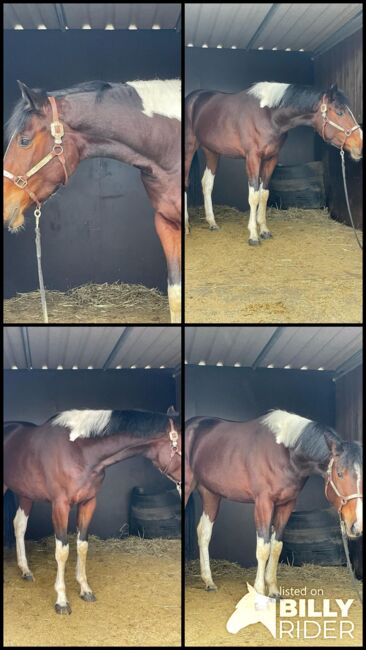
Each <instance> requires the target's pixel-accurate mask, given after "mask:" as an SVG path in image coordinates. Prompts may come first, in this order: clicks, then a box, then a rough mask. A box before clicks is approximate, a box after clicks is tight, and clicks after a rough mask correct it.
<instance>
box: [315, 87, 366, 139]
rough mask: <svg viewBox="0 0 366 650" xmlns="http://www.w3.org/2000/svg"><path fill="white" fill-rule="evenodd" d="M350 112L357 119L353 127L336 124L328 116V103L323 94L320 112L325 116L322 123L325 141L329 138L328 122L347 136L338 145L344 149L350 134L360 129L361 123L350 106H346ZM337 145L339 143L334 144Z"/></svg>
mask: <svg viewBox="0 0 366 650" xmlns="http://www.w3.org/2000/svg"><path fill="white" fill-rule="evenodd" d="M346 108H347V110H348V112H349V113H350V115H351V117H353V119H354V121H355V125H354V126H353V127H352V128H351V129H345V128H344V127H343V126H339V124H336V123H335V122H332V120H330V119H329V118H328V116H327V111H328V104H327V103H326V96H325V95H323V99H322V103H321V105H320V112H321V115H322V118H323V125H322V138H323V140H324V141H325V142H327V139H326V137H325V127H326V125H327V124H330V125H331V126H334V128H335V129H338V131H343V133H344V135H345V138H344V142H343V144H342V145H341V146H340V147H338V148H339V149H341V150H342V151H343V147H344V145H345V144H346V140H347V138H349V136H350V135H352V133H353V131H356V130H357V129H360V128H361V127H360V125H359V124H358V123H357V121H356V118H355V116H354V115H353V113H352V111H351V110H350V109H349V107H348V106H347V107H346ZM334 146H335V147H337V145H334Z"/></svg>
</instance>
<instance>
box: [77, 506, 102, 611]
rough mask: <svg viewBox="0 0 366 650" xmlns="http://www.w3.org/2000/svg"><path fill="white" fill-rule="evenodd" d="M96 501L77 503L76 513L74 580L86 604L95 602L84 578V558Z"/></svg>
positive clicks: (86, 552)
mask: <svg viewBox="0 0 366 650" xmlns="http://www.w3.org/2000/svg"><path fill="white" fill-rule="evenodd" d="M96 504H97V500H96V498H95V497H94V498H93V499H89V501H87V502H86V503H79V505H78V512H77V529H78V534H77V552H78V559H77V563H76V580H77V581H78V583H79V585H80V598H82V599H83V600H86V601H88V602H93V601H94V600H96V598H95V596H94V594H93V592H92V590H91V589H90V587H89V585H88V580H87V577H86V556H87V554H88V528H89V524H90V522H91V519H92V516H93V514H94V511H95V506H96Z"/></svg>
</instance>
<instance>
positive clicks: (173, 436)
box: [159, 418, 182, 495]
mask: <svg viewBox="0 0 366 650" xmlns="http://www.w3.org/2000/svg"><path fill="white" fill-rule="evenodd" d="M169 424H170V430H169V439H170V459H169V462H168V464H167V466H166V468H165V469H160V468H159V469H160V471H161V473H162V474H164V475H165V476H167V478H169V479H170V480H171V481H173V482H174V483H175V484H176V486H177V490H178V492H179V494H180V495H181V494H182V482H181V481H176V479H175V478H173V477H172V476H169V474H168V469H169V467H170V465H171V463H172V460H173V458H174V456H176V455H178V456H182V452H181V451H180V450H179V449H178V439H179V434H178V431H177V430H176V429H174V424H173V420H171V418H169Z"/></svg>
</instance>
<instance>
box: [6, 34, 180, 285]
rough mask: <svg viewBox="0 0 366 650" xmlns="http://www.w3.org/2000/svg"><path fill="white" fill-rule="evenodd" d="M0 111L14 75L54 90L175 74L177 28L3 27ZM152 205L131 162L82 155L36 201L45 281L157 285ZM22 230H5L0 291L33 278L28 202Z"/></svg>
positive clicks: (12, 91)
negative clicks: (61, 181)
mask: <svg viewBox="0 0 366 650" xmlns="http://www.w3.org/2000/svg"><path fill="white" fill-rule="evenodd" d="M4 40H5V47H4V52H5V66H4V97H5V106H4V117H5V120H7V119H8V118H9V116H10V114H11V111H12V109H13V107H14V104H15V102H16V101H17V100H18V99H19V98H20V93H19V89H18V85H17V83H16V80H17V79H20V80H21V81H23V82H24V83H26V84H27V85H29V86H30V87H34V88H44V89H46V90H55V89H61V88H67V87H68V86H71V85H73V84H75V83H79V82H82V81H90V80H93V79H101V80H104V81H113V82H116V81H132V80H135V79H154V78H161V79H164V78H166V79H173V78H178V77H180V40H181V35H180V34H179V33H177V32H175V31H173V30H172V31H170V30H160V31H153V30H146V31H143V30H138V31H133V32H131V31H128V30H127V31H105V30H101V31H99V30H68V31H65V32H60V31H53V30H52V31H49V30H47V31H38V30H34V31H33V30H30V31H29V30H24V31H10V30H6V31H5V34H4ZM153 214H154V213H153V209H152V207H151V205H150V202H149V200H148V197H147V195H146V193H145V189H144V187H143V185H142V183H141V179H140V173H139V171H138V170H137V169H135V168H134V167H130V166H128V165H125V164H122V163H120V162H118V161H116V160H111V159H109V158H103V159H102V158H100V159H93V160H85V161H84V162H82V163H81V164H80V165H79V167H78V169H77V170H76V172H75V174H74V175H73V176H72V177H71V178H70V181H69V183H68V184H67V186H66V187H65V188H61V189H60V190H59V191H58V192H57V194H55V196H53V197H52V198H50V199H49V201H48V202H47V203H46V204H45V206H44V208H43V210H42V224H41V228H42V260H43V271H44V276H45V283H46V286H47V288H48V289H58V290H61V291H65V290H66V289H69V288H71V287H75V286H78V285H81V284H84V283H86V282H96V283H103V282H115V281H117V280H121V281H123V282H129V283H143V284H145V285H146V286H148V287H158V288H159V289H160V290H162V291H164V292H166V285H167V281H166V263H165V258H164V255H163V252H162V249H161V245H160V241H159V239H158V237H157V235H156V233H155V229H154V222H153ZM27 215H28V218H27V227H26V230H25V232H21V233H20V234H18V235H17V236H15V235H11V234H10V233H9V232H7V231H6V232H5V235H4V253H5V266H4V272H5V297H11V296H14V295H15V293H16V291H20V292H24V291H33V290H35V289H37V287H38V280H37V268H36V257H35V250H34V223H33V222H34V218H33V210H32V209H31V210H29V211H28V213H27Z"/></svg>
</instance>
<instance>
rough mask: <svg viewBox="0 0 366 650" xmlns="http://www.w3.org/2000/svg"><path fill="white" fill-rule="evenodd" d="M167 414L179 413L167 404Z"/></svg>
mask: <svg viewBox="0 0 366 650" xmlns="http://www.w3.org/2000/svg"><path fill="white" fill-rule="evenodd" d="M167 415H179V413H178V412H177V411H176V410H175V408H174V406H169V408H168V410H167Z"/></svg>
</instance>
